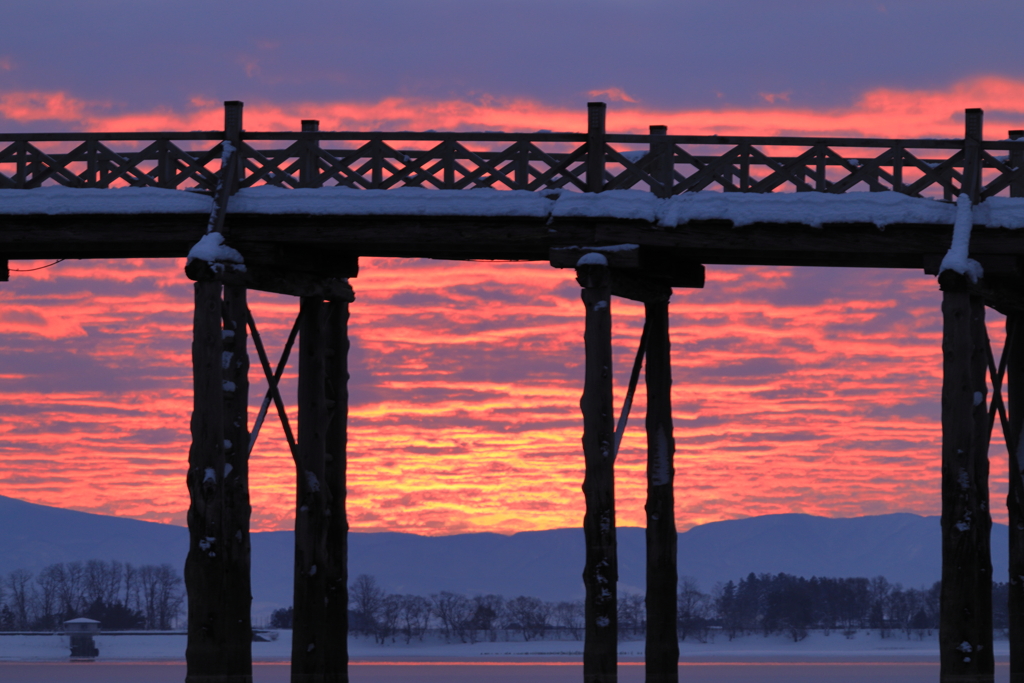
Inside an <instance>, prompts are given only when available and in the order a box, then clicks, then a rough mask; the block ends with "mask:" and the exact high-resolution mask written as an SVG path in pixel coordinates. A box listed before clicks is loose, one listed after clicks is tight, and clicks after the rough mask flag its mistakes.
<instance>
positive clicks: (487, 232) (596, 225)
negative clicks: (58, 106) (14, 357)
mask: <svg viewBox="0 0 1024 683" xmlns="http://www.w3.org/2000/svg"><path fill="white" fill-rule="evenodd" d="M207 219H208V216H207V215H205V214H194V215H193V214H142V215H100V214H88V215H60V216H39V215H32V216H2V217H0V257H5V258H9V259H41V258H137V257H180V256H185V255H186V254H187V253H188V250H189V249H190V248H191V247H192V245H193V244H195V243H196V242H197V241H198V240H199V238H200V237H202V236H203V234H204V233H205V229H206V222H207ZM227 225H228V227H229V232H230V235H231V237H230V239H229V241H230V243H231V245H232V246H233V247H234V248H236V249H238V250H239V251H240V252H241V253H242V254H243V255H244V256H246V257H247V258H248V257H249V256H250V254H251V255H253V256H259V260H267V259H272V260H273V261H274V265H278V266H280V265H282V263H283V262H290V261H292V260H297V257H294V256H293V255H294V253H295V250H300V251H302V250H310V249H312V250H321V249H329V250H331V251H334V252H346V253H349V254H352V255H353V256H355V255H358V256H392V257H402V258H440V259H513V260H515V259H519V260H533V261H547V260H548V259H549V250H550V249H551V248H552V247H570V246H599V245H608V244H624V243H630V244H639V245H645V246H650V247H670V248H673V249H680V250H686V251H687V252H688V253H690V254H692V260H693V261H694V262H699V263H705V264H741V265H808V266H814V265H818V266H855V267H881V268H918V269H923V268H924V267H925V261H926V259H928V258H931V259H932V260H934V256H935V255H941V254H944V253H945V252H946V251H947V249H948V248H949V244H950V239H951V236H952V226H949V225H932V224H906V225H888V226H885V228H884V230H883V229H880V228H879V227H877V226H874V225H871V224H866V223H856V224H832V225H825V226H824V227H820V228H819V227H813V226H810V225H804V224H799V223H785V224H781V223H760V224H754V225H748V226H742V227H733V226H732V224H731V223H730V222H728V221H691V222H690V223H687V224H685V225H681V226H679V227H676V228H671V229H661V228H657V227H655V226H652V225H650V224H648V223H646V222H644V221H632V220H613V219H590V218H554V219H547V220H545V219H541V218H537V219H533V218H523V217H484V218H481V217H444V216H439V217H435V216H430V217H410V216H309V215H291V214H286V215H266V214H230V215H229V216H228V219H227ZM290 250H291V254H292V255H290V253H289V252H290ZM971 250H972V255H973V254H975V253H978V254H998V255H1002V256H1003V257H1005V256H1006V255H1022V256H1024V231H1018V230H1007V229H1002V228H975V230H974V232H973V234H972V237H971ZM307 253H308V252H307Z"/></svg>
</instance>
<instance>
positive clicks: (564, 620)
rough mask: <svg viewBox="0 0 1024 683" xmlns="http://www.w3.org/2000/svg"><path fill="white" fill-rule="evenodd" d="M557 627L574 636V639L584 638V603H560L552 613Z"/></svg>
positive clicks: (578, 601)
mask: <svg viewBox="0 0 1024 683" xmlns="http://www.w3.org/2000/svg"><path fill="white" fill-rule="evenodd" d="M552 616H553V617H554V620H555V626H557V627H558V628H560V629H564V630H566V631H568V632H569V633H571V634H572V637H573V639H575V640H579V639H580V638H581V637H583V601H582V600H575V601H573V602H560V603H558V604H557V605H555V608H554V610H553V611H552Z"/></svg>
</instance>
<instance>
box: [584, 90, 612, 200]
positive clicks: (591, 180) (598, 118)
mask: <svg viewBox="0 0 1024 683" xmlns="http://www.w3.org/2000/svg"><path fill="white" fill-rule="evenodd" d="M607 109H608V105H606V104H605V103H604V102H588V103H587V192H600V191H601V190H602V189H603V188H604V165H605V151H604V146H605V123H604V122H605V113H606V111H607Z"/></svg>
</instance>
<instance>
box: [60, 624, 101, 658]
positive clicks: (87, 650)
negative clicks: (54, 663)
mask: <svg viewBox="0 0 1024 683" xmlns="http://www.w3.org/2000/svg"><path fill="white" fill-rule="evenodd" d="M99 632H100V622H98V621H96V620H95V619H86V618H85V617H81V618H79V619H68V620H67V621H65V622H64V633H66V634H67V635H68V637H69V638H70V639H71V659H93V658H94V657H99V655H100V651H99V650H98V649H96V641H95V640H94V637H95V636H97V635H99Z"/></svg>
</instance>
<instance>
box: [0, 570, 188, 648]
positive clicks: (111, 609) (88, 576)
mask: <svg viewBox="0 0 1024 683" xmlns="http://www.w3.org/2000/svg"><path fill="white" fill-rule="evenodd" d="M183 585H184V582H183V581H182V578H181V575H180V574H179V573H178V572H176V571H175V570H174V569H173V568H172V567H171V565H169V564H160V565H155V564H144V565H133V564H132V563H131V562H118V561H112V562H105V561H103V560H89V561H87V562H66V563H65V562H57V563H55V564H51V565H48V566H46V567H43V569H41V570H40V571H39V572H37V573H35V574H33V573H32V572H30V571H27V570H25V569H15V570H14V571H12V572H10V573H9V574H7V576H0V631H53V630H56V629H59V628H60V627H61V625H62V624H63V622H64V621H66V620H68V619H77V618H79V617H86V618H89V619H96V620H97V621H100V622H102V628H103V629H104V630H112V631H119V630H134V629H155V630H168V629H171V628H173V627H174V626H175V624H176V623H177V620H178V617H179V615H180V614H181V611H182V607H183V605H184V603H185V593H184V590H183Z"/></svg>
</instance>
